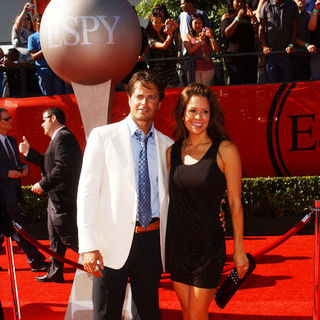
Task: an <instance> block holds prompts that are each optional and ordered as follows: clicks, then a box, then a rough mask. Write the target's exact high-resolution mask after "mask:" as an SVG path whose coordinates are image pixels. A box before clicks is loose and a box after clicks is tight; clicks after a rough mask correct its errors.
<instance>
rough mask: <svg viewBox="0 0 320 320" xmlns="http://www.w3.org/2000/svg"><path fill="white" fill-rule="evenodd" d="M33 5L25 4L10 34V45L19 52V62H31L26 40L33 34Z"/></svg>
mask: <svg viewBox="0 0 320 320" xmlns="http://www.w3.org/2000/svg"><path fill="white" fill-rule="evenodd" d="M33 8H34V5H33V4H31V3H30V2H27V3H26V4H25V5H24V6H23V9H22V11H21V12H20V13H19V14H18V15H17V16H16V18H15V20H14V24H13V26H12V32H11V43H12V45H13V47H14V48H16V49H17V50H18V51H19V52H20V62H32V58H31V55H30V53H29V52H28V38H29V36H31V35H32V34H33V33H34V29H33V25H32V21H31V17H32V9H33Z"/></svg>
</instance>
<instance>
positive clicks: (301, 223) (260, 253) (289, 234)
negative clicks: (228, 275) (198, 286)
mask: <svg viewBox="0 0 320 320" xmlns="http://www.w3.org/2000/svg"><path fill="white" fill-rule="evenodd" d="M312 214H313V211H311V212H310V213H308V214H307V215H306V216H304V217H303V218H302V219H301V220H300V221H299V222H298V223H297V224H296V225H295V226H294V227H293V228H292V229H290V230H289V231H288V232H287V233H285V234H284V235H283V236H281V237H280V238H279V239H277V240H275V241H274V242H272V243H270V244H269V245H267V246H266V247H264V248H262V249H260V250H259V251H257V252H255V253H254V254H252V256H253V257H254V258H255V259H256V260H257V259H259V258H260V257H261V256H263V255H264V254H266V253H267V252H269V251H271V250H273V249H274V248H276V247H278V246H279V245H280V244H282V243H283V242H285V241H286V240H288V239H289V238H290V237H292V236H293V235H295V234H296V233H297V232H298V231H300V230H301V229H302V228H303V227H304V226H305V225H306V224H307V223H308V222H309V220H310V219H311V216H312ZM233 268H234V264H233V263H232V264H230V265H228V266H225V267H224V268H223V272H228V271H231V270H232V269H233Z"/></svg>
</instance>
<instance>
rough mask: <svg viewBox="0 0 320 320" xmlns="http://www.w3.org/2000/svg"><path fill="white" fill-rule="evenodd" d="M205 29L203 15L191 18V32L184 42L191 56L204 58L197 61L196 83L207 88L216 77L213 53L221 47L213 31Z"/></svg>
mask: <svg viewBox="0 0 320 320" xmlns="http://www.w3.org/2000/svg"><path fill="white" fill-rule="evenodd" d="M203 27H204V18H203V16H202V14H200V13H195V14H193V15H192V16H191V31H190V33H188V34H187V36H186V39H185V41H184V42H183V45H184V47H185V48H186V50H187V52H188V55H189V56H195V57H199V56H200V57H202V59H196V60H195V75H196V77H195V82H197V83H202V84H205V85H207V86H211V85H212V80H213V77H214V64H213V62H212V59H211V54H212V52H213V51H215V52H218V51H219V46H218V44H217V42H216V41H215V39H214V36H213V31H212V29H210V28H208V27H205V28H203Z"/></svg>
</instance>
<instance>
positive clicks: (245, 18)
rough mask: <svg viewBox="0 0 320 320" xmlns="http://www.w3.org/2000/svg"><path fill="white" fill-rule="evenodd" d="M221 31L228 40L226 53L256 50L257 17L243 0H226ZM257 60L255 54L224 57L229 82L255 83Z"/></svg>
mask: <svg viewBox="0 0 320 320" xmlns="http://www.w3.org/2000/svg"><path fill="white" fill-rule="evenodd" d="M221 33H222V35H223V37H224V38H225V39H227V41H228V47H227V51H226V52H227V53H232V54H237V53H245V52H254V51H256V34H257V19H256V17H255V16H254V14H253V13H252V11H251V9H250V8H249V6H248V5H247V6H245V3H244V1H243V0H234V1H233V0H228V4H227V13H225V14H224V15H223V16H222V20H221ZM257 60H258V59H257V56H256V55H248V56H238V57H228V58H225V62H226V65H227V72H228V77H229V84H235V85H237V84H255V83H257Z"/></svg>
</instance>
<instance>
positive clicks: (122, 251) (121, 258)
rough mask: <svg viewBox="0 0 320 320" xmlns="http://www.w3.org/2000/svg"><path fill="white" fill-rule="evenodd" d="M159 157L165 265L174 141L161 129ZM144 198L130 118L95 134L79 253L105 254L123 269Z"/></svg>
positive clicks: (80, 207) (81, 203)
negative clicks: (138, 180) (168, 153)
mask: <svg viewBox="0 0 320 320" xmlns="http://www.w3.org/2000/svg"><path fill="white" fill-rule="evenodd" d="M155 141H156V147H157V156H158V183H159V202H160V243H161V257H162V264H163V267H164V266H165V261H164V256H165V246H164V244H165V233H166V224H167V211H168V204H169V195H168V192H167V191H168V190H167V189H168V187H167V185H168V177H167V176H168V175H167V165H166V150H167V148H168V147H169V146H170V145H172V143H173V141H172V140H171V139H170V138H169V137H167V136H165V135H164V134H162V133H161V132H159V131H158V130H155ZM137 202H138V196H137V191H136V181H135V172H134V161H133V154H132V147H131V142H130V132H129V127H128V124H127V122H126V120H122V121H120V122H117V123H114V124H110V125H106V126H102V127H98V128H95V129H94V130H92V132H91V134H90V137H89V139H88V142H87V146H86V150H85V153H84V158H83V164H82V170H81V176H80V181H79V188H78V199H77V221H78V232H79V253H83V252H89V251H93V250H99V251H100V253H101V254H102V257H103V263H104V265H105V266H107V267H110V268H113V269H120V268H121V267H122V266H123V265H124V264H125V262H126V260H127V258H128V255H129V252H130V248H131V244H132V240H133V235H134V228H135V224H136V216H137Z"/></svg>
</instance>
